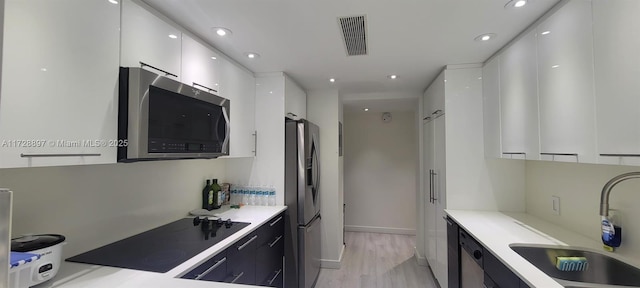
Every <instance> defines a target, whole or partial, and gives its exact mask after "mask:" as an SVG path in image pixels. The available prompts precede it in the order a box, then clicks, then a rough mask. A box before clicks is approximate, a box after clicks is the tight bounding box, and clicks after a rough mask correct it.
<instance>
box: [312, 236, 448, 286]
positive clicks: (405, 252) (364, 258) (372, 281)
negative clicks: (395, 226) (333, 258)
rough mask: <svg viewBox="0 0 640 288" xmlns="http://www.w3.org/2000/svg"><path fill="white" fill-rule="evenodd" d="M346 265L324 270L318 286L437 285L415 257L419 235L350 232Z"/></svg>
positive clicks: (321, 272) (346, 250) (346, 251)
mask: <svg viewBox="0 0 640 288" xmlns="http://www.w3.org/2000/svg"><path fill="white" fill-rule="evenodd" d="M345 238H346V242H347V244H346V247H345V252H344V253H345V254H344V259H343V262H342V268H341V269H339V270H337V269H322V270H321V271H320V276H319V277H318V282H317V284H316V288H356V287H362V288H399V287H402V288H413V287H416V288H417V287H427V288H437V285H436V284H435V283H434V279H433V276H432V274H431V271H429V268H427V267H424V266H419V265H418V263H417V261H416V259H415V258H414V256H413V252H414V246H415V236H410V235H398V234H380V233H364V232H347V233H346V234H345Z"/></svg>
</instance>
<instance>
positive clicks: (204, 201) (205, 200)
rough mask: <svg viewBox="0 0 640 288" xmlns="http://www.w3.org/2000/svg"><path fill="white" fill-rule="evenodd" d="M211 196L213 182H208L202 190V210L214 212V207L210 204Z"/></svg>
mask: <svg viewBox="0 0 640 288" xmlns="http://www.w3.org/2000/svg"><path fill="white" fill-rule="evenodd" d="M209 194H211V181H209V180H207V184H205V185H204V189H202V209H207V210H212V206H211V205H210V204H209V203H210V202H209Z"/></svg>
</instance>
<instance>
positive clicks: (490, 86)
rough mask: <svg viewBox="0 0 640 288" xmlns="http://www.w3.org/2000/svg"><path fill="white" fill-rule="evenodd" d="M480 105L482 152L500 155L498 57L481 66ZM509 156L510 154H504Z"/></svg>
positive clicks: (487, 154)
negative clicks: (482, 132)
mask: <svg viewBox="0 0 640 288" xmlns="http://www.w3.org/2000/svg"><path fill="white" fill-rule="evenodd" d="M482 106H483V120H484V121H483V125H484V154H485V157H487V158H500V157H502V147H501V146H500V57H499V56H496V57H495V58H493V59H491V61H489V62H487V63H486V64H485V65H484V67H482ZM505 156H509V157H510V156H511V155H505Z"/></svg>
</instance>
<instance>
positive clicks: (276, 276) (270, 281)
mask: <svg viewBox="0 0 640 288" xmlns="http://www.w3.org/2000/svg"><path fill="white" fill-rule="evenodd" d="M280 273H282V269H280V270H278V271H276V275H275V276H273V278H271V280H269V282H267V283H268V284H267V285H271V284H273V281H276V278H278V275H280Z"/></svg>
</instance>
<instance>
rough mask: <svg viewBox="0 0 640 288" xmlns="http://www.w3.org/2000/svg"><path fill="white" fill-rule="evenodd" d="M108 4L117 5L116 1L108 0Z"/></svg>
mask: <svg viewBox="0 0 640 288" xmlns="http://www.w3.org/2000/svg"><path fill="white" fill-rule="evenodd" d="M109 3H111V4H118V1H116V0H109Z"/></svg>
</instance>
